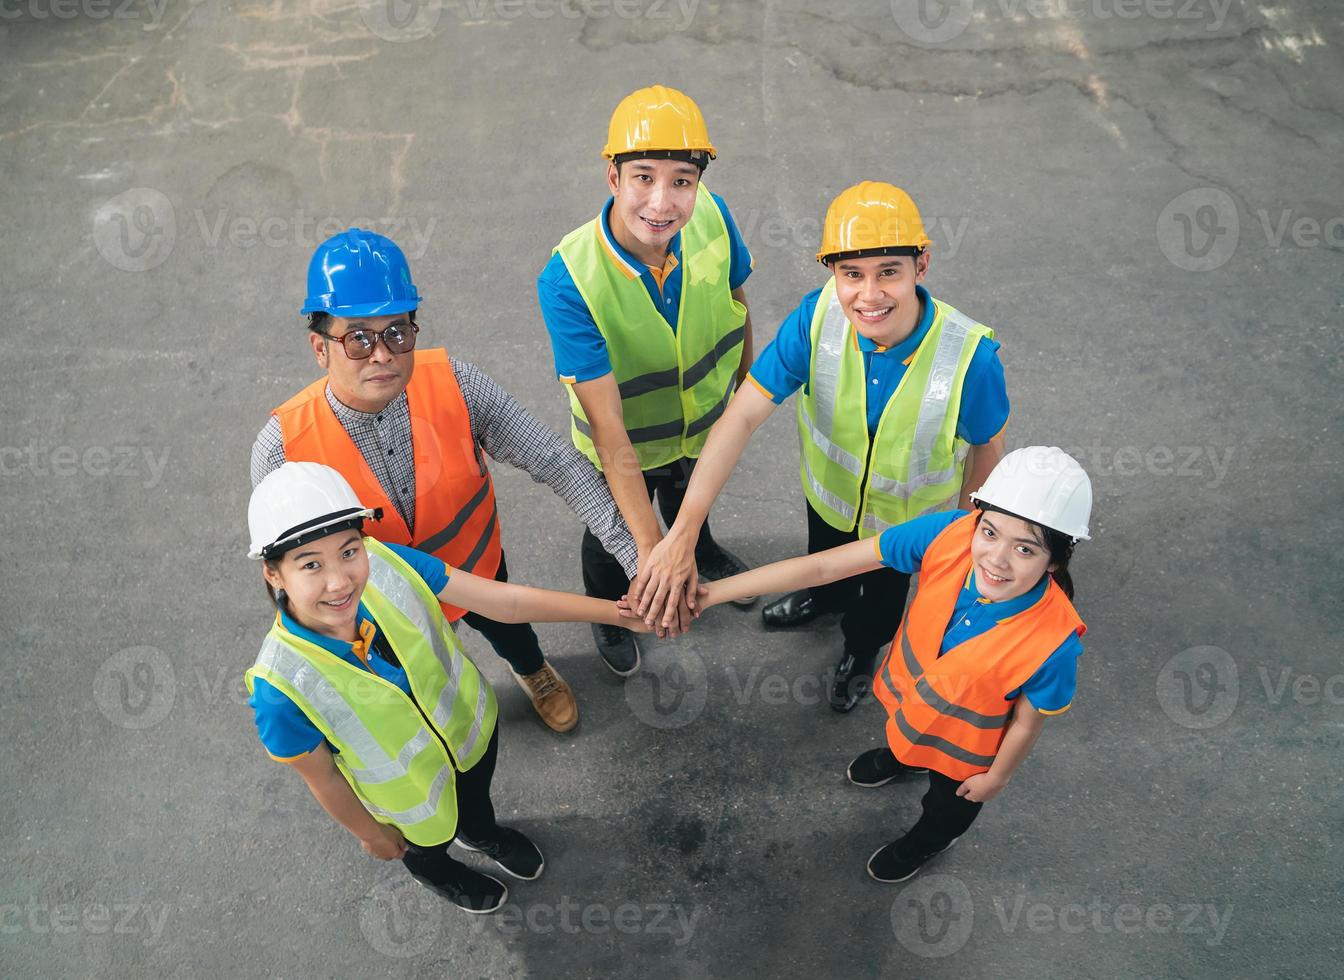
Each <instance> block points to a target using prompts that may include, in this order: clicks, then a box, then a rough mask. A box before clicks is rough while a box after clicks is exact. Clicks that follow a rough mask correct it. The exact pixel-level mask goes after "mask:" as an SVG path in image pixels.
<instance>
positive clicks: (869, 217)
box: [817, 180, 930, 265]
mask: <svg viewBox="0 0 1344 980" xmlns="http://www.w3.org/2000/svg"><path fill="white" fill-rule="evenodd" d="M929 244H930V243H929V236H928V235H926V234H925V233H924V222H923V220H922V219H921V218H920V217H919V208H917V207H915V202H914V201H912V200H910V195H909V194H907V193H906V192H905V191H903V190H901V189H900V188H899V187H896V186H894V185H892V184H887V183H883V182H882V181H879V180H865V181H863V183H861V184H855V185H854V186H853V187H850V188H847V189H845V190H843V191H841V192H840V193H839V194H838V195H837V196H836V198H835V200H834V201H832V202H831V206H830V208H828V209H827V211H826V224H825V226H824V227H823V228H822V232H821V251H820V252H818V253H817V261H818V262H821V263H822V264H823V265H824V264H826V263H828V262H830V261H832V260H834V259H837V258H841V257H846V258H855V257H856V256H855V255H854V254H852V253H858V252H868V253H872V254H879V255H880V254H886V255H918V254H919V253H920V252H922V251H923V250H924V249H926V248H928V247H929Z"/></svg>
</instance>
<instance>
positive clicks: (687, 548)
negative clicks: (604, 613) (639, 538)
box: [622, 527, 702, 637]
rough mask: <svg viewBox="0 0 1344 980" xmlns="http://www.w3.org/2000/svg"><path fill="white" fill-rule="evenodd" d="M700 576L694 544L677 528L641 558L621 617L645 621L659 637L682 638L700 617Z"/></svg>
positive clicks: (693, 541) (691, 539)
mask: <svg viewBox="0 0 1344 980" xmlns="http://www.w3.org/2000/svg"><path fill="white" fill-rule="evenodd" d="M701 594H702V592H701V591H700V589H699V574H698V572H697V571H696V567H695V540H694V538H693V537H690V536H688V535H686V534H684V533H682V532H680V531H678V530H677V529H676V528H675V527H673V528H672V530H670V531H668V532H667V536H666V537H664V538H663V539H662V540H661V541H659V542H658V543H657V544H656V545H655V546H654V547H653V548H652V549H651V550H650V551H649V553H648V555H647V556H645V555H640V562H639V574H638V575H636V576H635V580H634V581H633V582H631V583H630V592H629V594H628V595H627V596H626V597H625V599H624V600H622V601H624V602H626V607H625V609H626V610H629V611H628V612H627V611H625V610H623V611H622V615H630V616H635V617H638V618H640V619H643V620H644V623H645V625H647V626H649V627H650V628H651V629H652V630H653V631H654V632H655V633H657V634H658V635H659V636H660V637H662V636H680V635H681V634H682V633H685V632H687V631H688V630H690V628H691V620H693V619H695V617H697V616H699V615H700V610H699V608H698V603H699V597H700V596H701Z"/></svg>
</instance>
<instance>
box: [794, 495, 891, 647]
mask: <svg viewBox="0 0 1344 980" xmlns="http://www.w3.org/2000/svg"><path fill="white" fill-rule="evenodd" d="M858 539H859V532H858V530H857V529H856V530H853V531H837V530H836V529H835V528H833V527H831V525H829V524H827V523H826V519H825V518H824V517H822V516H821V515H820V514H818V513H817V512H816V511H815V510H813V509H812V505H811V504H810V503H809V504H808V505H807V553H808V554H809V555H815V554H816V553H817V552H818V551H825V550H826V549H828V548H834V547H837V546H839V545H842V544H848V543H849V542H851V541H857V540H858ZM874 547H876V546H874ZM909 591H910V576H909V575H904V574H902V573H901V572H898V571H895V570H894V569H890V568H885V567H883V568H879V569H878V570H877V571H875V572H865V573H864V574H863V575H855V576H854V577H853V578H845V579H841V580H840V581H838V582H832V583H831V584H830V585H818V586H813V588H812V598H813V599H815V600H816V602H817V604H818V605H819V606H820V607H821V608H822V609H823V610H825V611H826V612H837V613H840V614H841V619H840V632H841V633H843V634H844V637H845V651H846V652H848V653H852V654H853V655H854V659H855V661H857V662H858V664H859V665H862V664H863V663H864V662H865V660H866V662H867V663H868V669H867V671H860V672H861V673H872V670H873V660H874V659H875V658H876V656H877V649H878V647H880V646H882V645H883V644H884V643H890V642H891V638H892V637H893V636H895V635H896V627H897V626H898V625H900V622H901V616H902V615H903V614H904V613H905V597H906V593H908V592H909Z"/></svg>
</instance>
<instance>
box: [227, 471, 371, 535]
mask: <svg viewBox="0 0 1344 980" xmlns="http://www.w3.org/2000/svg"><path fill="white" fill-rule="evenodd" d="M381 516H382V511H381V510H374V509H373V508H370V507H365V506H364V505H363V504H361V503H360V502H359V498H358V497H356V496H355V491H354V490H352V489H351V488H350V484H349V483H347V482H346V480H345V477H343V476H341V474H340V473H338V472H336V471H335V470H333V469H332V468H331V467H330V466H323V465H322V464H321V463H285V464H284V465H283V466H281V467H280V468H279V469H277V470H273V471H272V472H270V473H268V474H267V475H266V478H265V479H264V480H262V481H261V482H260V483H258V484H257V486H256V489H254V490H253V491H252V499H251V500H250V501H248V504H247V528H248V531H249V532H251V535H252V547H251V548H250V549H249V550H248V552H247V557H249V558H273V557H275V556H276V555H278V554H283V553H284V552H286V551H289V550H290V549H291V548H296V547H298V546H299V545H300V544H304V543H306V542H308V541H312V540H314V539H315V538H320V537H325V536H326V535H328V534H331V533H333V531H335V530H338V529H339V528H337V527H336V525H341V526H342V527H354V526H356V525H357V524H360V523H361V522H362V521H363V520H364V518H366V517H371V518H373V519H374V520H377V519H378V518H379V517H381Z"/></svg>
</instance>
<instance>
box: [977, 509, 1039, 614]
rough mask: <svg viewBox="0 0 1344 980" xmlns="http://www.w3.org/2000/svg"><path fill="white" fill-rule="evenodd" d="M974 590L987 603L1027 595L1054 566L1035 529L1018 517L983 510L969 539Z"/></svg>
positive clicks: (1037, 530)
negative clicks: (972, 535) (973, 534)
mask: <svg viewBox="0 0 1344 980" xmlns="http://www.w3.org/2000/svg"><path fill="white" fill-rule="evenodd" d="M971 562H972V564H973V566H974V569H975V587H976V588H977V589H979V590H980V594H981V595H982V596H984V597H985V598H986V599H988V600H989V601H990V602H1006V601H1007V600H1009V599H1016V598H1017V597H1018V596H1020V595H1026V594H1027V593H1028V592H1030V591H1031V590H1032V589H1033V588H1034V587H1035V586H1036V583H1037V582H1039V581H1040V580H1041V576H1042V575H1044V574H1045V573H1046V572H1049V571H1053V570H1054V568H1055V566H1054V565H1053V564H1051V562H1050V549H1049V548H1047V547H1046V544H1045V538H1044V537H1042V536H1041V532H1040V530H1039V529H1038V528H1036V527H1034V526H1032V525H1031V524H1028V523H1027V522H1026V521H1024V520H1022V518H1020V517H1013V516H1012V515H1011V514H1002V513H999V512H998V511H985V512H983V513H982V514H981V515H980V523H979V525H978V526H977V527H976V529H975V537H973V538H971Z"/></svg>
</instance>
